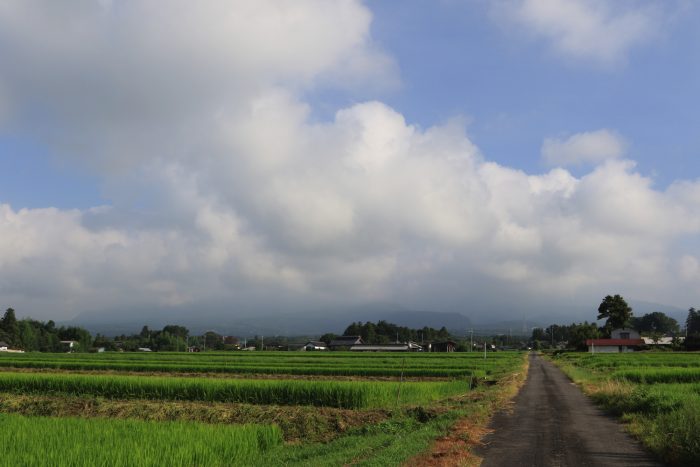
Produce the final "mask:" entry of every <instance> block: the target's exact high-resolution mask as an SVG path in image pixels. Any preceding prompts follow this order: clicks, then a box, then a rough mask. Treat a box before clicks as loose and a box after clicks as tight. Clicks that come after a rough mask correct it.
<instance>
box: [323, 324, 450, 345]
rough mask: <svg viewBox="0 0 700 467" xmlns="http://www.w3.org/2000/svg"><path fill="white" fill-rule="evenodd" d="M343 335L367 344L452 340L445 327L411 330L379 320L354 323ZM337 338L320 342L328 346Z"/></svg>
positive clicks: (325, 335)
mask: <svg viewBox="0 0 700 467" xmlns="http://www.w3.org/2000/svg"><path fill="white" fill-rule="evenodd" d="M342 335H343V336H360V337H362V340H363V341H364V342H365V343H366V344H389V343H391V342H408V341H413V342H417V343H421V342H433V341H445V340H447V339H450V338H451V336H450V333H449V332H448V331H447V328H445V326H443V327H442V328H440V329H434V328H431V327H427V326H425V327H423V328H420V329H411V328H409V327H406V326H398V325H396V324H394V323H389V322H388V321H384V320H379V321H377V322H376V323H372V322H371V321H367V322H366V323H362V321H358V322H353V323H352V324H350V325H349V326H348V327H347V328H345V331H343V334H342ZM336 337H337V335H336V334H332V333H328V334H324V335H322V336H321V339H320V340H321V341H323V342H325V343H326V344H328V343H330V342H331V341H332V340H333V339H335V338H336Z"/></svg>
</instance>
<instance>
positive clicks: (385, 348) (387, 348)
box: [350, 342, 423, 352]
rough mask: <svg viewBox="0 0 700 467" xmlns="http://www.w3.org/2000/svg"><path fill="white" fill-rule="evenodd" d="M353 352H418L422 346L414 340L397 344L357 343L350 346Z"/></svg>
mask: <svg viewBox="0 0 700 467" xmlns="http://www.w3.org/2000/svg"><path fill="white" fill-rule="evenodd" d="M350 350H351V351H353V352H420V351H421V350H423V347H421V346H420V345H418V344H416V343H415V342H404V343H398V344H358V345H353V346H352V347H350Z"/></svg>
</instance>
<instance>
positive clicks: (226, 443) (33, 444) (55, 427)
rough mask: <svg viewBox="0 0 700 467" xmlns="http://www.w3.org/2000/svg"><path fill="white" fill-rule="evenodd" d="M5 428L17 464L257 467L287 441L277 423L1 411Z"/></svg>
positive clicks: (7, 451)
mask: <svg viewBox="0 0 700 467" xmlns="http://www.w3.org/2000/svg"><path fill="white" fill-rule="evenodd" d="M0 426H2V430H3V435H2V436H0V453H2V454H1V455H0V456H1V457H0V462H1V463H2V464H3V465H14V466H35V465H51V466H138V467H141V466H161V465H168V466H183V467H184V466H194V465H206V466H226V465H254V464H255V463H256V462H257V460H258V459H260V457H261V456H263V455H264V453H265V452H266V451H268V450H270V449H273V448H275V447H277V446H279V445H280V444H281V442H282V436H281V433H280V430H279V429H278V428H277V427H276V426H273V425H267V426H266V425H237V426H223V425H218V426H217V425H204V424H198V423H182V422H145V421H136V420H105V419H77V418H51V417H23V416H20V415H7V414H0Z"/></svg>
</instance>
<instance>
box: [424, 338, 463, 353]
mask: <svg viewBox="0 0 700 467" xmlns="http://www.w3.org/2000/svg"><path fill="white" fill-rule="evenodd" d="M456 348H457V343H456V342H454V341H444V342H432V343H430V344H428V349H427V350H428V352H454V351H455V349H456Z"/></svg>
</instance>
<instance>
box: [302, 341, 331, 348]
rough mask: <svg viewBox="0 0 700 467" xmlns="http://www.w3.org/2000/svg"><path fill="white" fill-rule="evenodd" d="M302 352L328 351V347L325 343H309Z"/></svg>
mask: <svg viewBox="0 0 700 467" xmlns="http://www.w3.org/2000/svg"><path fill="white" fill-rule="evenodd" d="M302 350H328V346H327V345H326V343H325V342H321V341H309V342H307V343H306V345H304V347H302Z"/></svg>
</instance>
